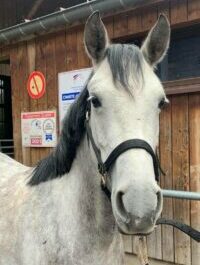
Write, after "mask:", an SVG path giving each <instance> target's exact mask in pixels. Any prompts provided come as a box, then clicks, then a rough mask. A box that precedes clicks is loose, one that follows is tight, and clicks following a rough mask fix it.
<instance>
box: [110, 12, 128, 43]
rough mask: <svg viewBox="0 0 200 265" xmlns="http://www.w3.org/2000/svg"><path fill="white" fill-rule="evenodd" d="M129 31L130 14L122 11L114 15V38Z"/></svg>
mask: <svg viewBox="0 0 200 265" xmlns="http://www.w3.org/2000/svg"><path fill="white" fill-rule="evenodd" d="M127 32H128V16H127V13H125V12H124V13H122V14H118V15H116V16H114V36H113V37H114V38H119V37H122V36H126V35H127Z"/></svg>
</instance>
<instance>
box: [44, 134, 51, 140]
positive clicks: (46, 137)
mask: <svg viewBox="0 0 200 265" xmlns="http://www.w3.org/2000/svg"><path fill="white" fill-rule="evenodd" d="M45 140H46V141H53V135H52V134H46V135H45Z"/></svg>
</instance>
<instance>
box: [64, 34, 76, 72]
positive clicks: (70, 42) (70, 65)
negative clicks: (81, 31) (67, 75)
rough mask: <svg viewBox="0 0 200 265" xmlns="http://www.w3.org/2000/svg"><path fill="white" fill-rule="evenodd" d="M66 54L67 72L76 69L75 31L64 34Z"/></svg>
mask: <svg viewBox="0 0 200 265" xmlns="http://www.w3.org/2000/svg"><path fill="white" fill-rule="evenodd" d="M66 53H67V70H68V71H69V70H74V69H77V67H78V56H77V30H73V31H72V30H67V32H66Z"/></svg>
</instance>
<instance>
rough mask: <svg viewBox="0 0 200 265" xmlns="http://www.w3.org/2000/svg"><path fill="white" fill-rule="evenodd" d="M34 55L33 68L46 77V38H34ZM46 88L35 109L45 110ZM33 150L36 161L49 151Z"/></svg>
mask: <svg viewBox="0 0 200 265" xmlns="http://www.w3.org/2000/svg"><path fill="white" fill-rule="evenodd" d="M35 47H36V57H35V68H36V70H37V71H40V72H41V73H43V75H44V77H45V79H46V58H47V54H46V38H45V37H44V38H38V39H37V40H36V46H35ZM47 89H48V88H47V87H46V93H45V94H44V95H43V96H42V97H41V98H39V99H36V101H37V108H36V109H35V110H37V111H44V110H47V93H48V90H47ZM33 150H34V152H35V153H36V155H37V156H38V157H37V161H35V162H36V163H37V162H38V160H40V159H42V158H44V157H45V156H47V155H48V153H49V148H46V147H41V148H40V147H36V148H33Z"/></svg>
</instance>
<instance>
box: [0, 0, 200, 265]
mask: <svg viewBox="0 0 200 265" xmlns="http://www.w3.org/2000/svg"><path fill="white" fill-rule="evenodd" d="M160 12H165V13H166V14H167V15H168V17H169V20H170V22H171V24H172V27H181V26H185V25H187V24H192V23H198V22H200V1H199V0H188V1H187V0H181V1H180V0H172V1H162V2H161V3H160V4H155V5H152V6H148V7H145V8H142V9H138V10H133V11H128V12H124V13H122V14H118V15H116V16H112V17H108V18H106V19H104V20H105V24H106V26H107V29H108V32H109V36H110V38H111V39H113V40H116V39H125V38H126V39H128V38H131V37H132V36H137V35H138V34H144V33H145V32H146V31H147V30H149V29H150V27H151V26H152V25H153V24H154V22H155V21H156V19H157V17H158V14H159V13H160ZM82 40H83V27H81V26H79V27H76V28H73V29H66V30H65V31H62V32H58V33H56V34H50V35H47V36H42V37H38V38H36V39H34V40H30V41H27V42H23V43H19V44H17V45H14V46H11V47H7V48H6V49H3V48H2V49H1V50H0V58H1V56H4V57H6V56H8V57H9V59H10V62H11V65H10V66H11V80H12V95H13V96H12V102H13V124H14V144H15V158H16V159H17V160H18V161H21V162H23V163H24V164H27V165H35V164H36V162H37V161H38V160H39V159H41V158H42V157H44V156H45V155H47V154H48V153H49V152H50V149H48V148H22V146H21V124H20V114H21V112H22V111H36V110H52V109H57V108H58V90H57V88H58V86H57V83H58V80H57V77H58V73H59V72H63V71H68V70H72V69H79V68H84V67H88V66H90V62H89V60H88V58H87V56H86V55H85V51H84V46H83V41H82ZM33 70H39V71H42V72H43V73H44V75H45V77H46V80H47V93H46V94H45V96H44V97H43V98H41V99H39V100H33V99H30V97H29V96H28V93H27V90H26V82H27V78H28V75H29V74H30V72H31V71H33ZM169 99H170V102H171V104H170V106H169V107H168V108H167V109H166V110H164V111H163V112H162V114H161V117H160V157H161V164H162V167H163V169H164V170H165V171H166V173H167V174H166V176H165V177H163V176H162V178H161V186H162V187H163V188H170V189H171V188H172V189H180V190H191V191H197V190H199V188H200V123H199V121H200V92H198V93H193V94H192V93H187V94H180V95H172V96H170V97H169ZM199 212H200V202H189V201H186V200H172V199H165V200H164V209H163V216H165V217H168V218H174V219H177V220H179V221H183V222H185V223H186V224H189V225H190V224H191V225H192V226H193V227H195V228H197V229H200V215H199ZM147 242H148V249H149V256H150V257H154V258H157V259H163V260H166V261H171V262H175V263H177V264H187V265H190V264H192V265H197V264H199V260H200V247H199V245H197V244H196V243H195V242H194V241H192V240H190V238H188V237H187V236H185V235H184V234H182V233H180V232H178V231H177V230H174V229H173V228H171V227H167V226H162V227H161V226H159V227H158V228H157V229H156V231H155V232H154V233H153V234H152V235H151V236H149V237H148V238H147ZM125 249H126V251H127V252H129V253H133V252H134V244H133V238H132V237H126V238H125Z"/></svg>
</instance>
